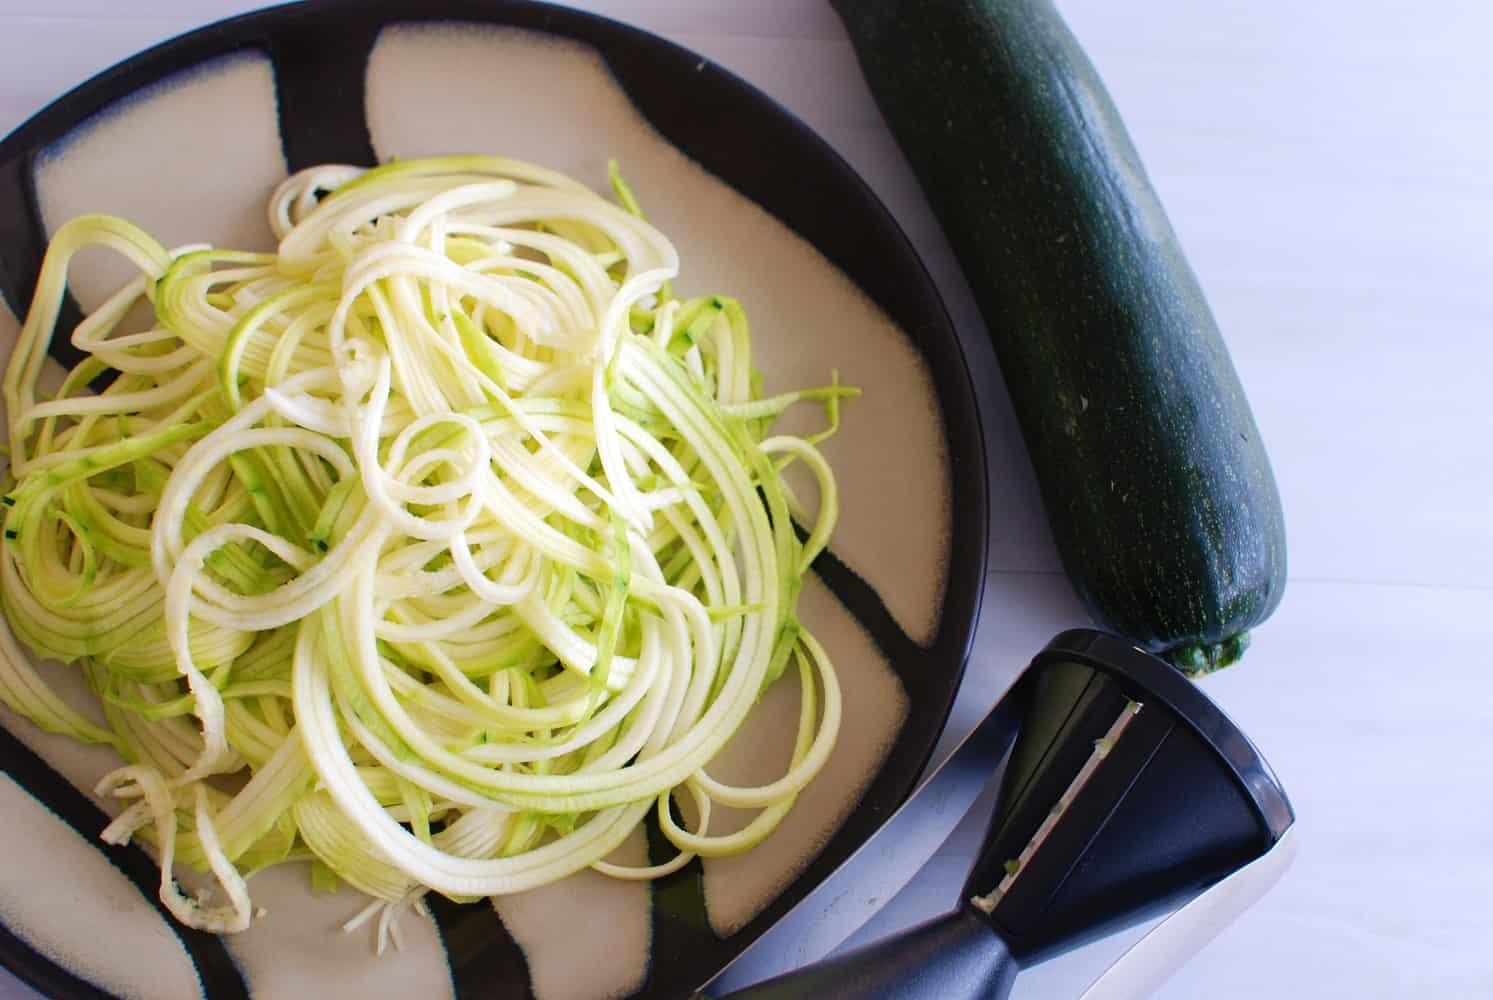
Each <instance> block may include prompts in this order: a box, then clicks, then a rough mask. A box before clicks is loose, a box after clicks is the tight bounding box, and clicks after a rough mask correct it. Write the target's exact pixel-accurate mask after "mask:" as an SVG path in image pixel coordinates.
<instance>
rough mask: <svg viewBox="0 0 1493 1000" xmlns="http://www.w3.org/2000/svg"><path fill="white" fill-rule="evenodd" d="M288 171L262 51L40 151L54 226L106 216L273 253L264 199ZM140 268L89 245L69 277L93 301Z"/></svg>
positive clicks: (147, 96) (170, 242) (116, 111)
mask: <svg viewBox="0 0 1493 1000" xmlns="http://www.w3.org/2000/svg"><path fill="white" fill-rule="evenodd" d="M284 176H285V157H284V154H282V153H281V151H280V131H279V124H278V121H277V118H276V115H275V78H274V72H273V71H272V69H271V68H270V62H269V60H268V59H267V58H266V57H264V56H263V55H261V54H258V53H240V54H236V55H231V56H225V57H223V58H221V59H217V60H214V61H212V62H208V63H204V64H203V65H202V66H200V67H197V68H194V69H190V70H186V71H183V72H181V73H177V74H175V75H173V76H169V77H167V78H166V79H164V80H162V81H161V82H160V83H158V84H156V85H154V86H152V87H150V88H148V89H146V90H143V91H141V92H139V93H138V94H136V95H134V96H133V97H131V98H130V99H129V100H127V101H123V102H121V103H120V104H118V105H116V106H114V107H112V108H110V109H109V110H108V111H106V112H105V113H103V114H102V115H99V116H97V117H95V118H93V119H91V120H89V121H87V122H85V123H83V124H82V125H80V126H79V127H78V128H76V129H74V130H73V131H72V132H70V133H69V134H68V135H67V136H66V137H65V138H64V139H62V141H60V142H58V143H56V144H55V145H54V146H52V147H51V148H50V149H48V150H47V151H46V153H45V154H44V155H43V156H42V157H41V158H40V160H39V162H38V163H37V167H36V191H37V200H38V202H39V203H40V204H41V213H42V220H43V222H44V224H45V225H46V228H47V232H48V233H49V234H50V233H53V232H55V231H56V230H57V227H58V226H60V225H62V224H63V223H64V222H66V221H67V220H69V219H71V218H73V217H74V216H78V215H83V214H84V213H87V212H108V213H110V214H112V215H119V216H123V217H124V218H126V219H129V220H130V221H131V222H133V223H135V224H136V225H137V226H140V227H141V228H142V229H144V230H145V231H146V232H147V233H149V234H150V235H151V236H153V237H155V238H156V239H157V240H159V241H160V242H161V243H162V244H163V245H164V246H166V247H168V248H171V247H177V246H181V245H183V244H187V243H204V242H211V243H214V244H216V245H218V246H229V247H234V248H236V249H239V250H268V249H272V248H273V247H274V238H273V236H272V234H271V233H270V228H269V223H268V222H267V221H266V218H265V208H264V205H265V202H266V201H267V200H268V198H269V194H270V191H271V189H273V187H274V186H275V185H276V184H277V183H279V182H280V180H281V179H283V178H284ZM134 273H135V272H134V270H133V265H131V264H130V263H129V262H127V261H125V260H124V259H123V258H122V257H119V256H118V255H117V254H114V253H112V252H108V251H103V250H90V251H87V252H86V253H84V254H80V255H79V256H78V257H77V258H76V260H75V261H74V264H73V268H72V269H71V271H70V272H69V275H68V285H69V287H70V288H71V290H72V293H73V295H74V297H75V298H77V300H78V304H79V305H81V306H82V307H83V308H84V309H93V308H95V307H96V306H98V304H99V303H101V302H102V301H103V300H104V298H105V297H106V296H108V295H109V294H110V293H111V292H113V291H114V290H115V289H117V288H118V287H119V286H120V284H121V283H123V281H124V280H125V279H127V278H130V277H133V275H134Z"/></svg>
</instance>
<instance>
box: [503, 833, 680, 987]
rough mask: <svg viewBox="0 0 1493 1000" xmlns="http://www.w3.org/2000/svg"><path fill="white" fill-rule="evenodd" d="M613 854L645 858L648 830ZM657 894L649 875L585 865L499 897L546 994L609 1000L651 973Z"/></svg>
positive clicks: (620, 859)
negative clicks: (610, 872)
mask: <svg viewBox="0 0 1493 1000" xmlns="http://www.w3.org/2000/svg"><path fill="white" fill-rule="evenodd" d="M609 860H611V861H613V862H615V863H617V864H624V865H634V866H641V865H646V864H647V863H648V844H647V840H646V839H645V838H644V836H643V833H642V831H641V830H638V831H634V833H633V834H632V835H631V836H630V837H628V839H627V840H625V841H623V843H622V846H621V847H619V848H618V849H617V850H616V851H615V852H613V854H612V856H611V858H610V859H609ZM652 901H653V894H652V892H651V891H650V890H649V888H648V884H647V883H646V882H628V881H620V880H618V879H614V878H611V877H610V876H607V875H601V874H599V873H597V872H594V871H583V872H580V873H579V874H576V875H572V876H571V877H570V878H568V879H565V880H564V881H562V882H556V883H554V884H553V885H547V886H544V887H543V888H541V889H531V890H530V891H528V892H521V893H517V894H515V895H512V896H498V897H496V898H494V899H493V901H492V903H493V908H494V909H495V910H497V911H498V916H500V917H501V918H502V919H503V926H504V927H506V928H508V933H510V934H512V935H513V939H514V940H515V941H517V942H518V945H519V947H520V948H522V949H523V950H524V957H525V958H526V959H527V960H528V963H529V977H530V980H531V983H532V985H533V987H534V995H535V996H536V997H538V998H539V1000H602V998H611V997H620V996H626V995H627V994H629V993H632V992H633V991H634V990H636V989H637V988H638V987H639V986H641V985H642V984H643V979H644V978H645V977H646V976H647V975H648V952H649V944H650V941H651V937H652V933H653V923H652V917H653V902H652Z"/></svg>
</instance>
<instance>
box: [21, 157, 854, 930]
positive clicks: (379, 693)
mask: <svg viewBox="0 0 1493 1000" xmlns="http://www.w3.org/2000/svg"><path fill="white" fill-rule="evenodd" d="M612 180H613V186H614V187H615V189H616V193H617V200H618V202H619V203H620V207H619V205H618V204H614V203H613V202H611V201H609V200H607V199H604V198H603V197H601V196H599V195H597V194H595V193H594V192H592V191H591V190H589V189H588V188H585V187H583V186H582V185H580V184H578V183H576V182H575V181H572V180H570V179H569V178H566V177H564V176H562V175H560V174H556V173H554V172H552V171H549V170H545V169H543V168H540V167H536V166H532V165H529V164H525V163H519V162H516V161H512V160H505V159H499V158H494V157H481V156H458V157H441V158H431V159H421V160H411V161H404V162H396V163H391V164H389V165H386V166H382V167H378V168H376V169H372V170H366V171H365V170H360V169H357V168H354V167H346V166H335V165H333V166H322V167H315V168H312V169H310V170H305V171H302V172H300V173H298V174H296V175H295V176H293V177H291V178H289V179H288V180H287V181H285V182H284V183H283V184H282V185H280V187H279V189H278V190H276V191H275V193H274V195H273V197H272V198H271V199H270V203H269V219H270V224H271V226H272V228H273V229H274V232H275V234H276V236H277V237H278V239H279V247H278V250H277V252H276V253H247V252H241V251H235V250H223V249H214V248H204V247H200V246H199V247H189V248H184V249H181V250H177V251H175V252H171V251H167V250H166V249H165V248H163V247H161V246H160V245H159V244H157V243H156V242H155V241H154V240H153V239H151V238H150V237H149V236H148V235H147V234H145V233H144V232H142V231H140V230H139V229H138V228H136V227H135V226H133V225H131V224H130V223H128V222H125V221H123V220H121V219H116V218H112V217H108V216H97V215H95V216H84V217H81V218H78V219H74V220H73V221H71V222H69V223H67V224H66V225H65V226H63V227H62V228H61V229H59V230H58V232H57V233H56V235H55V236H54V238H53V240H52V243H51V246H50V247H49V249H48V251H47V255H46V258H45V261H44V264H43V266H42V270H41V274H40V277H39V279H38V282H37V288H36V294H35V298H34V299H33V302H32V305H31V309H30V312H29V315H28V316H27V318H26V322H25V325H24V328H23V329H22V331H21V334H20V338H19V340H18V343H17V345H16V348H15V351H14V353H13V354H12V356H11V358H10V363H9V367H8V368H7V370H6V372H5V379H4V401H5V405H6V410H7V414H8V432H9V470H8V473H7V482H6V483H5V488H6V492H5V495H4V497H3V498H0V502H3V504H4V508H3V513H4V542H3V545H0V606H3V610H4V618H3V620H0V701H3V702H4V703H5V704H6V705H8V706H9V707H10V708H12V709H14V710H15V711H17V712H19V713H21V714H23V715H25V716H27V717H28V718H30V719H31V720H32V721H34V722H35V723H36V724H37V725H38V726H40V727H42V728H43V729H46V730H49V731H51V732H57V733H64V734H67V735H69V736H72V737H74V738H75V739H78V740H82V741H86V742H90V743H97V744H106V745H111V746H113V747H114V748H115V749H116V750H117V751H118V752H119V754H120V755H121V756H122V757H123V758H124V761H125V765H124V766H123V767H121V768H120V769H119V770H117V771H115V772H114V773H112V774H110V775H109V776H108V777H106V778H105V779H104V781H103V783H102V784H101V785H100V786H99V792H100V793H101V794H107V795H110V796H113V797H115V798H116V799H117V800H118V801H119V802H120V803H121V805H122V806H123V811H122V812H121V813H120V814H119V816H118V818H117V819H116V820H115V821H114V822H113V823H112V824H111V825H110V826H109V828H108V829H107V830H106V831H105V833H104V838H105V839H106V840H108V841H110V842H112V843H123V842H125V841H128V840H129V839H130V838H131V837H135V836H139V837H140V838H141V839H143V840H145V841H147V842H148V843H150V844H151V845H152V846H153V847H154V848H155V849H156V851H157V852H158V855H159V858H160V863H161V899H162V901H163V903H164V904H165V905H166V907H167V908H168V909H169V910H170V911H171V912H172V913H173V914H174V915H175V916H176V917H177V918H178V919H180V920H181V921H182V922H183V923H185V924H188V925H190V926H192V927H197V928H202V929H206V930H211V931H238V930H242V929H244V928H245V927H247V926H248V925H249V923H250V921H251V919H253V912H252V909H253V908H252V906H251V904H250V899H249V893H248V888H247V884H246V878H247V877H248V876H249V875H251V874H252V873H254V872H256V871H258V870H260V869H263V868H265V867H267V866H270V865H274V864H278V863H281V862H285V861H291V860H309V861H311V862H312V867H311V871H312V881H313V884H314V885H315V886H316V887H318V888H326V887H330V886H333V885H336V884H337V883H338V882H339V881H341V882H345V883H347V884H349V885H351V886H353V887H355V888H357V889H358V890H361V891H362V892H364V893H366V894H368V895H369V896H371V897H373V902H372V903H371V904H370V907H369V909H367V910H365V911H364V912H363V913H361V914H360V915H358V916H357V917H355V918H354V919H353V920H352V921H349V929H351V927H354V926H358V925H360V924H362V923H364V922H365V921H367V920H370V919H372V917H373V916H374V914H375V913H377V914H378V921H377V926H378V928H379V947H380V950H382V948H383V945H384V942H385V941H386V940H388V939H390V938H393V939H394V940H396V941H397V936H396V935H397V927H396V925H395V924H394V921H393V917H394V915H395V914H397V912H399V909H400V908H401V907H403V906H405V905H411V904H413V905H416V906H419V905H420V903H419V900H420V897H421V896H422V895H423V894H424V893H425V892H427V891H435V892H439V893H442V894H444V895H446V896H449V897H451V898H454V899H472V898H477V897H483V896H491V895H498V894H503V893H512V892H518V891H522V890H525V889H530V888H533V887H536V886H540V885H544V884H546V883H549V882H553V881H555V880H557V879H561V878H564V877H565V876H567V875H570V874H571V873H573V872H576V871H579V870H581V869H584V868H587V867H591V868H595V869H597V870H598V871H601V872H604V873H606V874H608V875H612V876H615V877H617V878H624V879H647V878H655V877H659V876H662V875H666V874H668V873H670V872H672V871H676V870H678V869H679V868H680V867H681V866H683V865H685V864H687V863H688V862H689V861H690V859H692V858H694V857H696V856H701V855H703V856H717V855H724V854H731V853H735V852H739V851H744V850H747V849H749V848H751V847H752V846H754V845H755V844H757V843H758V842H760V841H761V840H762V839H763V838H765V837H766V836H768V834H770V833H771V832H772V830H773V829H774V827H776V826H777V825H778V823H779V822H780V821H781V820H782V818H783V817H784V815H786V813H787V812H788V810H789V809H790V807H791V806H792V805H793V802H794V800H795V799H796V797H797V796H798V794H799V793H800V792H801V791H802V790H803V788H804V787H805V786H806V785H807V784H808V783H809V782H810V781H811V780H812V779H813V778H814V776H815V774H816V773H818V771H819V770H820V769H821V768H822V767H823V765H824V763H825V761H826V760H827V758H828V757H829V754H830V752H831V750H832V748H833V746H834V742H835V738H836V734H837V732H838V729H839V726H840V715H841V699H840V690H839V687H838V683H837V681H836V678H835V672H834V668H833V666H832V664H831V662H830V658H829V656H828V654H827V653H826V652H825V650H824V648H823V646H822V645H821V644H820V643H819V642H818V641H817V640H816V639H815V638H814V636H813V635H811V634H810V633H809V631H807V630H806V629H805V628H804V627H803V625H802V624H801V623H800V622H799V621H798V618H797V613H796V606H797V600H798V594H799V590H800V588H801V586H802V581H803V577H804V574H805V573H806V572H807V571H808V568H809V564H810V563H811V562H812V561H813V558H814V557H815V556H816V555H817V554H818V553H819V552H820V551H822V550H823V548H824V547H825V545H826V544H827V543H828V540H829V537H830V533H831V532H832V530H833V528H834V524H835V520H836V514H837V509H838V500H837V493H836V491H835V481H834V475H833V472H832V471H831V469H830V466H829V464H828V463H827V462H826V461H825V460H824V458H823V456H822V455H821V453H820V452H819V450H818V448H817V447H816V445H817V444H818V442H819V440H820V439H821V438H822V437H823V436H824V434H827V433H830V432H832V431H833V429H834V428H835V427H836V426H837V425H838V421H839V409H838V406H839V401H840V399H841V398H843V397H846V396H853V395H856V392H855V390H853V389H849V388H846V387H843V386H841V385H840V384H839V381H838V377H837V376H835V377H832V381H831V384H830V385H828V386H825V387H822V388H818V389H807V390H801V391H799V392H793V393H786V394H782V395H778V396H772V397H764V396H763V394H762V391H761V379H760V377H759V376H758V374H757V373H756V372H755V371H754V370H753V369H752V353H751V346H752V345H751V337H750V332H749V329H748V326H747V320H746V314H745V312H744V311H743V309H742V308H741V306H740V305H739V304H738V303H736V302H735V301H733V300H730V299H725V298H719V297H707V298H694V299H679V298H676V297H675V296H674V293H673V288H672V282H673V280H674V279H675V278H676V276H677V275H678V272H679V257H678V254H677V253H676V251H675V249H674V247H673V245H672V244H671V243H670V242H669V241H668V240H667V239H666V238H665V237H664V236H663V234H661V233H660V232H659V231H658V230H657V229H655V228H654V227H653V226H651V225H649V224H648V222H647V221H645V219H644V218H643V215H642V212H641V210H640V209H639V208H638V205H637V201H636V199H635V198H634V197H633V195H632V193H631V192H630V191H629V190H628V189H627V186H626V185H625V184H624V183H623V182H622V180H621V178H620V177H618V176H617V174H616V172H615V168H614V169H613V174H612ZM88 247H107V248H109V249H111V250H114V251H116V252H118V253H120V254H122V255H123V256H125V257H126V258H127V259H128V260H130V261H131V262H132V263H133V264H134V265H135V266H136V267H137V268H138V269H139V272H140V273H139V276H138V277H136V278H135V279H134V280H132V281H130V282H128V283H127V284H125V285H124V287H123V288H121V289H120V290H119V292H118V293H117V294H115V295H114V296H112V297H111V298H109V299H108V300H107V301H106V302H105V303H104V304H103V305H102V306H100V307H99V308H98V309H96V310H95V311H94V312H93V313H92V314H91V315H89V316H88V317H87V318H86V319H85V320H84V321H83V322H82V323H81V324H79V326H78V327H77V329H76V330H75V331H74V332H73V334H72V343H73V345H74V346H75V347H76V348H78V349H79V350H81V351H82V352H84V360H83V361H82V362H80V363H79V364H78V365H77V366H76V367H75V368H73V369H72V371H71V372H69V373H68V375H67V377H66V378H65V380H64V381H63V383H62V385H61V388H60V390H59V391H58V392H56V393H55V394H52V395H48V394H46V393H44V392H43V391H42V390H41V389H40V388H39V380H40V378H41V376H42V370H43V362H44V361H45V359H46V356H47V352H48V347H49V345H50V343H51V340H52V337H53V334H54V328H55V326H56V324H57V320H58V314H59V309H60V304H61V302H62V297H63V293H64V290H65V287H66V281H67V272H68V267H69V264H70V262H71V260H72V257H73V256H74V254H76V253H78V252H79V251H81V250H83V249H85V248H88ZM142 303H143V304H144V305H145V306H146V307H148V309H147V310H146V312H148V315H149V317H150V319H149V322H148V323H146V324H144V328H143V329H128V330H127V327H130V326H131V325H132V324H133V326H135V327H138V326H140V325H141V324H139V323H136V322H134V321H133V320H131V319H130V317H131V316H132V315H135V316H138V315H141V311H140V310H138V309H136V308H135V307H137V306H140V305H141V304H142ZM804 401H809V402H814V403H819V404H822V405H823V406H824V407H825V409H826V412H827V415H828V418H829V424H830V426H829V429H828V430H827V431H825V432H824V434H819V435H815V436H813V437H811V438H804V437H797V436H792V435H783V434H779V435H775V436H769V433H770V428H771V426H772V424H773V423H774V421H775V420H776V418H777V417H778V416H779V415H780V414H781V413H782V412H783V411H785V410H786V409H788V408H789V407H791V406H793V405H795V404H796V403H799V402H804ZM794 462H799V463H801V464H802V466H803V468H804V470H805V473H806V475H807V477H808V481H810V482H812V483H814V485H815V495H816V497H817V502H816V503H814V504H813V505H805V504H804V503H803V502H802V500H801V499H800V497H799V496H797V495H796V494H795V493H794V492H793V491H792V490H790V489H789V488H788V486H787V485H786V483H785V482H784V480H783V478H782V472H783V469H784V468H785V467H786V466H787V465H789V464H792V463H794ZM795 521H796V522H797V524H798V525H799V527H796V526H795ZM799 531H802V532H803V534H802V537H801V536H800V534H799ZM22 647H24V649H23V648H22ZM26 650H29V652H30V654H32V655H34V656H36V657H39V658H45V659H52V660H58V661H62V662H63V663H70V664H74V665H76V669H78V670H80V671H81V672H82V675H83V677H84V678H85V679H86V681H87V683H88V686H89V687H90V688H91V690H92V691H93V692H94V693H95V694H96V695H97V697H98V711H96V712H88V711H85V710H83V709H81V708H79V707H75V706H74V705H72V704H70V703H69V702H68V701H66V700H64V699H63V698H62V697H61V696H59V695H58V694H56V693H55V692H53V691H52V690H51V689H50V688H49V687H48V685H47V682H46V680H45V679H44V678H43V676H42V674H40V673H39V672H38V671H37V670H35V669H34V668H33V666H32V664H31V661H30V659H29V658H28V656H27V653H26ZM790 666H791V667H792V668H793V670H794V673H795V675H796V677H797V679H798V682H799V686H800V689H801V691H802V703H801V709H800V713H799V722H798V727H797V732H796V734H794V735H793V736H792V737H791V739H792V751H791V762H790V764H789V766H788V768H787V770H786V772H785V773H784V774H783V775H782V776H781V777H780V778H778V779H777V780H775V781H772V782H771V783H769V784H767V785H764V786H761V787H758V788H739V787H734V786H731V785H728V784H725V783H723V782H721V781H718V780H716V779H715V778H712V777H711V775H710V774H709V773H708V770H707V766H708V765H709V764H710V762H711V761H712V760H713V759H714V758H715V757H716V755H717V754H718V753H719V752H720V751H721V749H722V747H723V746H725V745H726V743H727V742H728V741H729V740H730V739H731V737H732V736H733V735H734V734H735V733H736V732H737V730H738V729H739V728H740V726H741V725H742V723H743V721H744V720H745V718H746V716H747V713H748V712H749V710H750V709H751V707H752V705H753V704H754V703H755V701H756V700H757V698H758V696H759V695H760V694H761V692H762V691H763V689H764V688H765V687H766V686H767V685H770V684H772V683H773V682H774V681H776V680H777V679H778V678H779V677H780V676H781V675H782V674H784V673H785V672H786V671H787V670H788V669H789V668H790ZM712 804H717V805H726V806H731V807H735V808H748V809H756V810H759V812H758V813H757V815H756V817H755V818H754V819H753V820H752V821H751V822H749V823H748V824H747V825H746V826H745V827H743V828H742V829H740V830H739V831H736V832H732V833H729V834H726V833H721V832H712V831H711V809H712ZM650 813H653V814H655V815H656V816H657V822H658V825H659V828H660V829H661V830H662V831H663V834H664V836H665V837H667V838H668V840H669V841H670V842H671V843H672V844H673V845H674V846H675V847H676V848H677V850H678V854H677V855H676V856H674V857H673V858H672V859H669V860H666V861H664V862H663V863H660V864H653V865H649V866H646V867H635V866H629V865H624V864H620V863H618V862H616V861H614V860H608V858H609V856H610V855H612V854H613V852H614V851H616V849H617V848H618V847H619V845H621V844H622V842H623V841H624V840H625V839H626V838H627V837H628V836H629V835H630V834H631V833H632V832H633V831H635V830H637V829H638V827H639V824H640V823H642V822H643V820H644V819H645V818H646V817H647V816H648V815H649V814H650ZM176 861H180V862H183V863H185V864H187V865H190V866H193V867H195V868H197V869H198V870H200V871H202V872H204V873H207V874H208V875H210V877H211V880H212V883H213V884H214V885H215V886H216V890H217V891H216V892H209V891H202V892H198V893H196V894H194V895H188V894H186V893H185V892H183V891H182V890H181V889H180V888H178V887H177V884H176V881H175V879H174V876H173V872H172V865H173V863H174V862H176ZM214 897H217V900H216V901H214Z"/></svg>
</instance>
